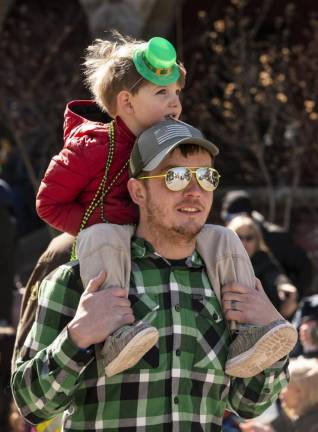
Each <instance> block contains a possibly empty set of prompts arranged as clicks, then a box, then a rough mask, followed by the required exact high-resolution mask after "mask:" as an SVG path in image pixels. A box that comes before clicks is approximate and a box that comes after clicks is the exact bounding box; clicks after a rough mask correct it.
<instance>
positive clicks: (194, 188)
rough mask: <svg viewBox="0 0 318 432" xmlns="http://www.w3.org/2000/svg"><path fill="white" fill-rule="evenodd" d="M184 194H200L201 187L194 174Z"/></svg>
mask: <svg viewBox="0 0 318 432" xmlns="http://www.w3.org/2000/svg"><path fill="white" fill-rule="evenodd" d="M185 194H186V195H189V196H200V195H201V194H202V188H201V186H200V185H199V183H198V182H197V179H196V178H195V176H192V179H191V181H190V183H189V184H188V186H187V187H186V188H185Z"/></svg>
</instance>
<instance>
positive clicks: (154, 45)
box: [133, 37, 180, 86]
mask: <svg viewBox="0 0 318 432" xmlns="http://www.w3.org/2000/svg"><path fill="white" fill-rule="evenodd" d="M176 58H177V54H176V50H175V49H174V46H173V45H172V44H171V43H170V42H169V41H168V40H167V39H164V38H161V37H153V38H152V39H150V40H149V41H148V42H147V43H145V44H144V45H142V47H141V48H137V49H136V51H135V52H134V55H133V62H134V65H135V66H136V69H137V71H138V72H139V73H140V75H141V76H142V77H143V78H145V79H146V80H147V81H150V82H152V83H154V84H156V85H159V86H160V85H162V86H165V85H168V84H172V83H174V82H176V81H177V80H178V79H179V76H180V71H179V66H178V65H177V63H176Z"/></svg>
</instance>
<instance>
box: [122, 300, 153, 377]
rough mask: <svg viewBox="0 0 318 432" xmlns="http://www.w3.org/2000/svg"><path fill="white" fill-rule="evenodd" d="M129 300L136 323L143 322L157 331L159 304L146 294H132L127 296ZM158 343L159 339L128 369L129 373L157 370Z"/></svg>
mask: <svg viewBox="0 0 318 432" xmlns="http://www.w3.org/2000/svg"><path fill="white" fill-rule="evenodd" d="M129 300H130V301H131V306H132V309H133V311H134V315H135V319H136V321H139V320H142V321H145V322H147V323H148V324H150V325H151V326H153V327H155V328H156V329H157V330H158V331H159V328H158V310H159V303H157V302H156V301H155V300H154V299H153V298H151V297H150V296H149V295H148V294H132V295H129ZM159 343H160V339H159V340H158V342H157V343H156V345H155V346H153V347H152V348H151V349H150V350H149V351H148V352H147V353H146V354H145V355H144V356H143V358H142V359H141V360H140V361H139V362H138V363H137V364H136V365H135V366H134V367H132V368H130V369H129V372H136V370H140V369H149V368H157V367H158V366H159Z"/></svg>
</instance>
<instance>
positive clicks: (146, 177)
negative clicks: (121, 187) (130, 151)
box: [137, 166, 221, 192]
mask: <svg viewBox="0 0 318 432" xmlns="http://www.w3.org/2000/svg"><path fill="white" fill-rule="evenodd" d="M174 168H186V169H188V170H190V172H191V175H192V177H193V174H194V176H195V179H196V181H197V182H198V185H199V186H200V187H201V188H202V189H203V190H204V191H205V192H214V191H215V189H217V187H218V185H219V181H220V178H221V175H220V173H219V172H218V171H217V170H216V169H215V168H213V167H183V166H182V167H173V168H169V169H168V170H167V172H166V173H165V174H157V175H153V176H142V177H137V180H147V179H154V178H166V177H167V174H168V172H169V171H170V170H172V169H174ZM199 168H209V169H212V170H213V171H215V172H216V173H217V175H218V184H217V186H216V188H215V189H213V190H212V191H208V190H206V189H204V187H202V185H200V183H199V181H198V179H197V170H198V169H199ZM192 177H191V180H192ZM191 180H190V182H191ZM190 182H189V183H188V184H190ZM166 186H167V183H166ZM187 186H188V185H187ZM187 186H185V187H184V188H183V189H185V188H186V187H187ZM167 188H168V186H167ZM168 189H169V188H168ZM183 189H180V191H181V190H183ZM169 190H170V191H171V192H179V191H174V190H172V189H169Z"/></svg>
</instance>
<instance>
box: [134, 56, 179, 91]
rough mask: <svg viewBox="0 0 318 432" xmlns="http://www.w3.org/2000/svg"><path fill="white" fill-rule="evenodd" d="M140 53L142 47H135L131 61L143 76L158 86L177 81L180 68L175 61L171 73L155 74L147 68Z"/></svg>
mask: <svg viewBox="0 0 318 432" xmlns="http://www.w3.org/2000/svg"><path fill="white" fill-rule="evenodd" d="M142 53H143V49H137V50H136V51H135V52H134V55H133V61H134V65H135V66H136V69H137V71H138V72H139V74H140V75H141V76H142V77H143V78H145V79H146V80H147V81H150V82H152V83H153V84H156V85H159V86H166V85H169V84H173V83H175V82H176V81H178V79H179V77H180V70H179V66H178V65H177V64H176V63H175V64H174V65H173V66H172V68H171V69H172V70H171V73H169V74H168V75H157V74H156V73H155V72H153V71H152V70H151V69H149V68H148V66H147V65H146V63H145V62H144V60H143V56H142Z"/></svg>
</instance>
